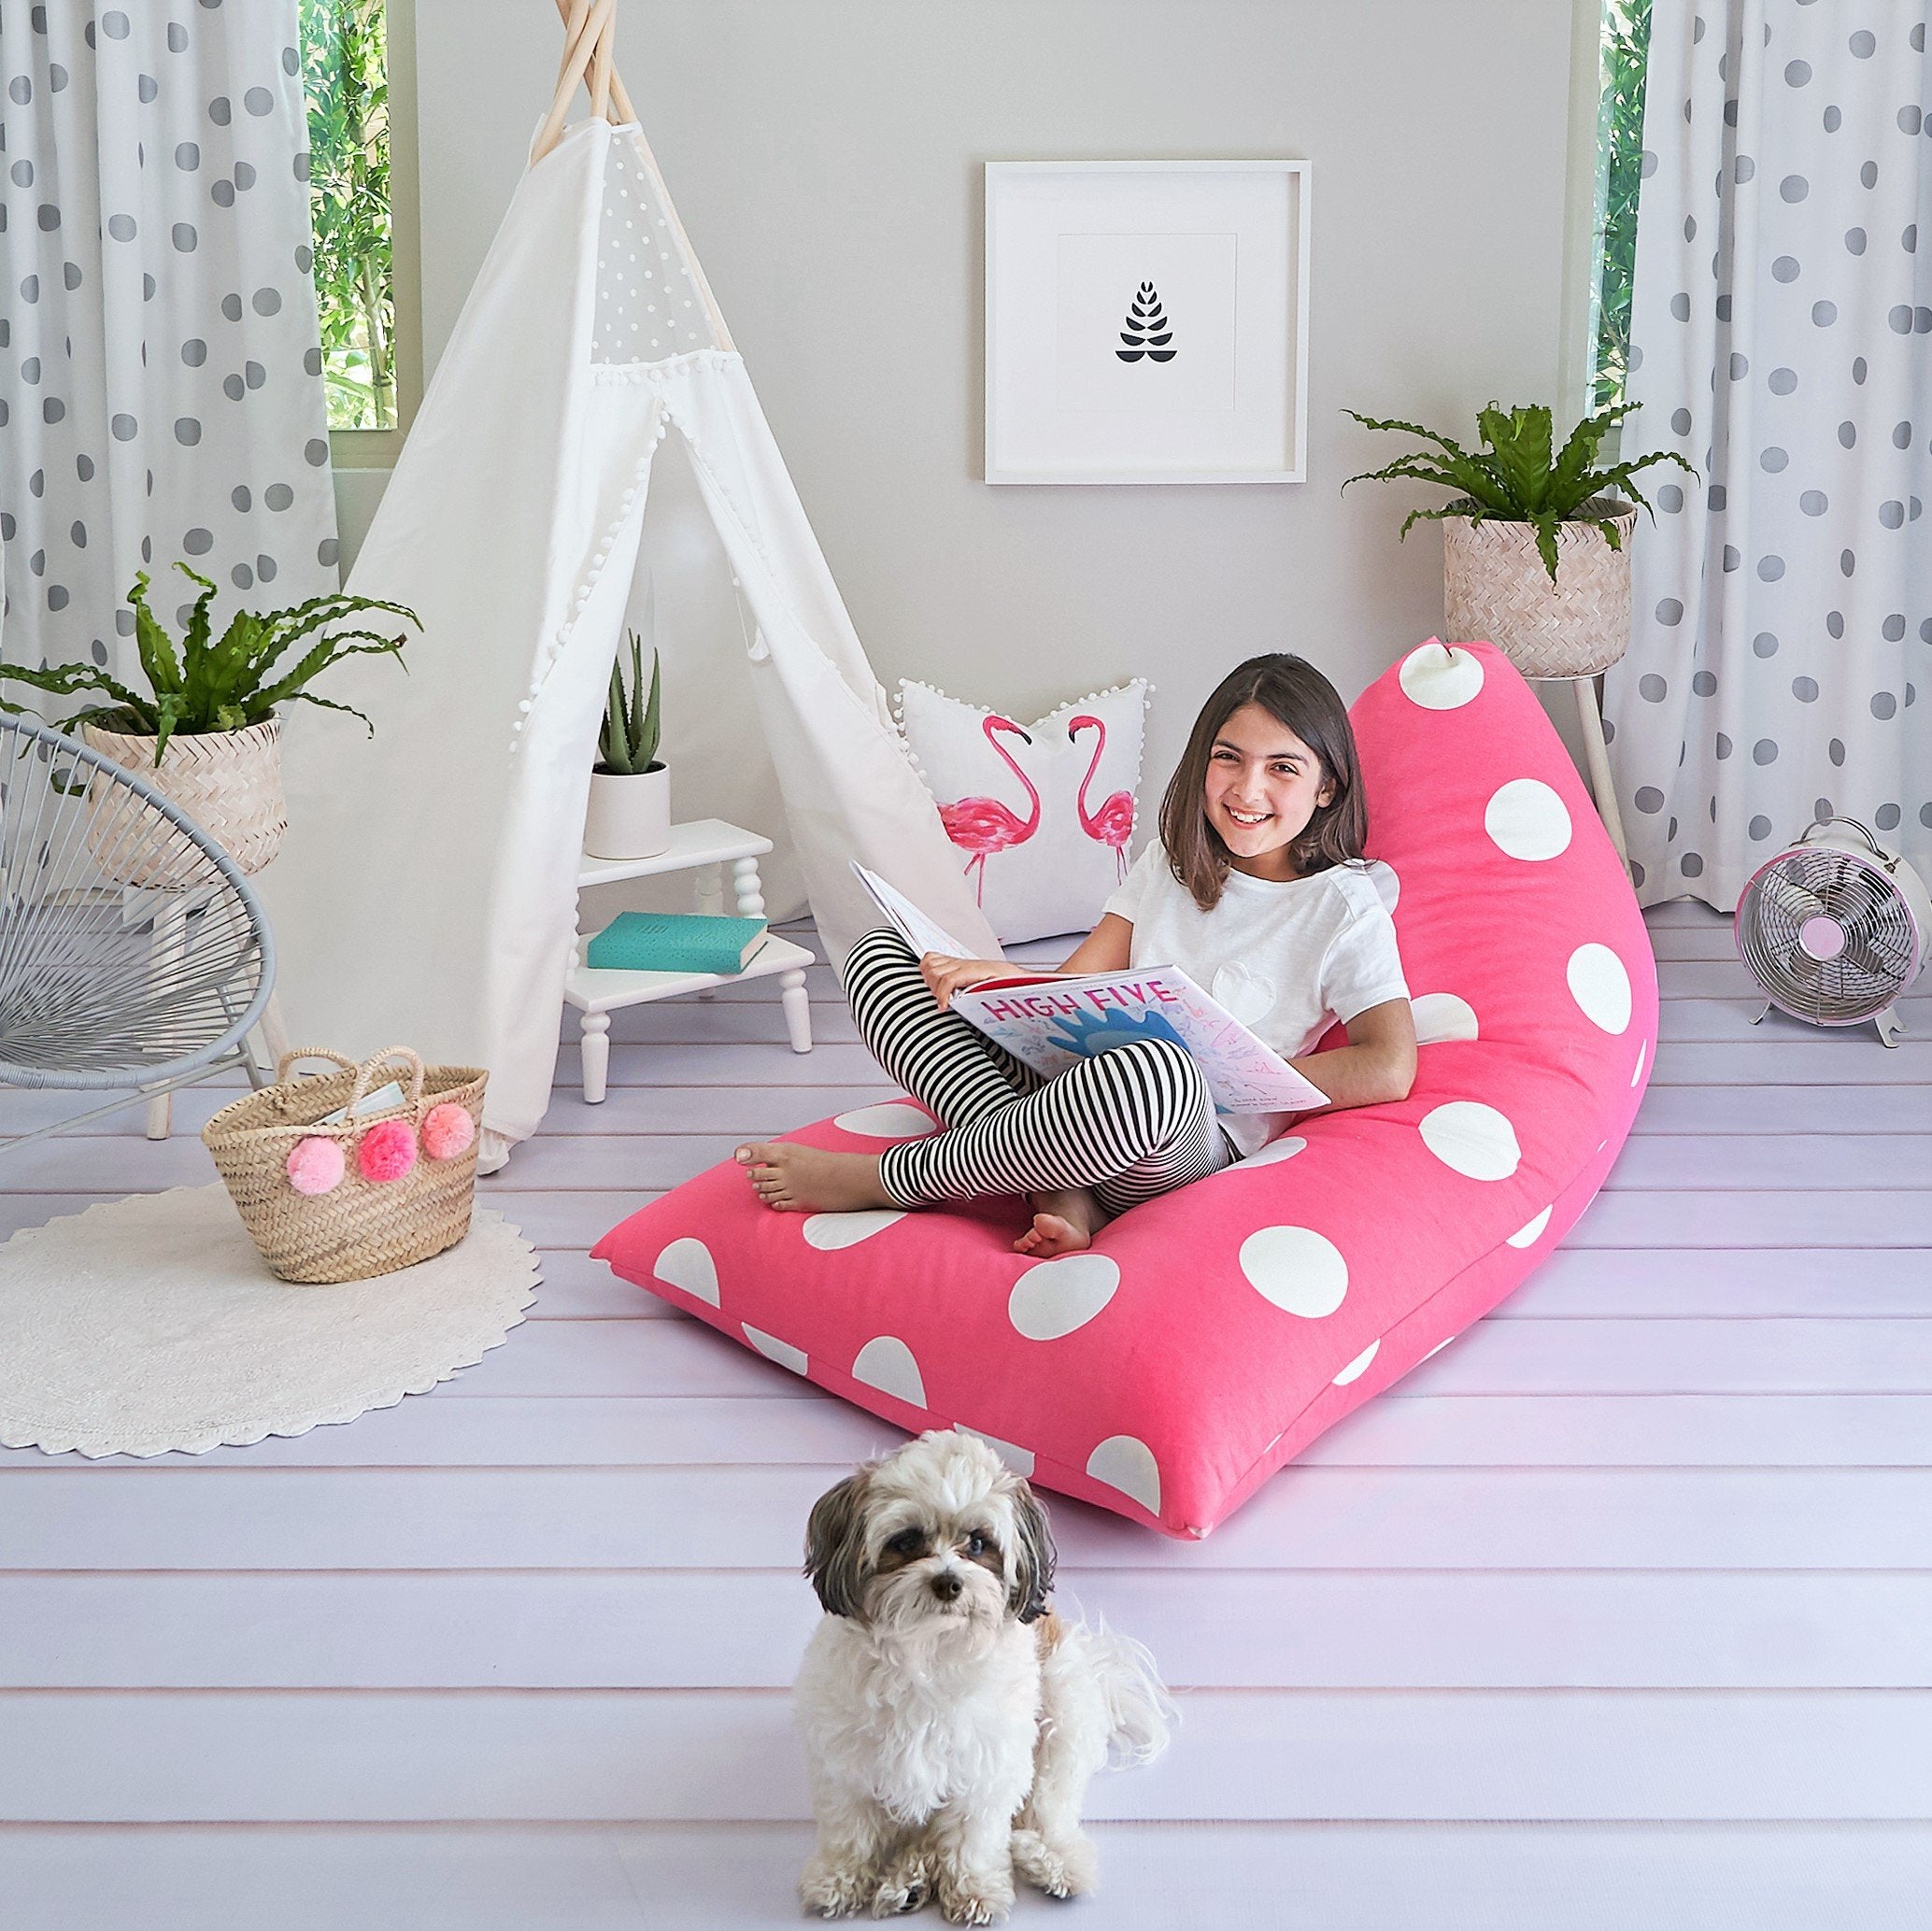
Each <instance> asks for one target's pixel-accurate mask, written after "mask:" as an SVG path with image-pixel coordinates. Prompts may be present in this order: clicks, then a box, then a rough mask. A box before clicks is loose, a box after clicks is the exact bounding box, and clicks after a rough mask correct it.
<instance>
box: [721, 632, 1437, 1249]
mask: <svg viewBox="0 0 1932 1931" xmlns="http://www.w3.org/2000/svg"><path fill="white" fill-rule="evenodd" d="M1368 830H1369V817H1368V807H1367V803H1366V801H1365V800H1364V798H1363V795H1362V775H1361V766H1360V763H1359V761H1358V760H1357V756H1356V744H1355V732H1354V731H1353V730H1352V728H1351V727H1350V725H1349V721H1348V713H1347V711H1346V709H1345V708H1344V707H1343V705H1342V700H1341V698H1340V697H1339V696H1338V695H1337V694H1336V691H1335V688H1334V686H1333V685H1331V684H1330V683H1329V682H1328V679H1327V678H1326V677H1324V676H1323V675H1322V674H1321V673H1320V672H1319V671H1317V670H1316V669H1315V668H1314V666H1313V665H1312V664H1309V663H1307V662H1305V661H1304V660H1302V659H1300V658H1299V657H1291V656H1287V655H1285V654H1277V655H1271V656H1267V657H1256V658H1250V659H1249V660H1248V661H1247V662H1246V663H1244V664H1243V665H1242V666H1241V667H1240V668H1239V669H1238V670H1236V671H1234V672H1233V673H1232V674H1229V676H1228V677H1226V678H1224V679H1223V680H1222V683H1221V685H1220V687H1219V689H1216V690H1215V693H1214V695H1213V696H1212V697H1210V698H1209V699H1208V701H1207V703H1206V704H1205V705H1204V706H1203V707H1202V709H1201V713H1200V717H1198V718H1197V719H1196V720H1195V724H1194V730H1193V731H1192V733H1191V734H1190V736H1189V738H1188V740H1187V748H1186V752H1185V753H1184V754H1183V756H1182V759H1181V762H1180V766H1179V768H1178V769H1177V770H1176V771H1175V773H1174V774H1173V777H1172V779H1171V780H1170V781H1169V784H1168V788H1167V795H1166V796H1165V798H1164V799H1163V800H1162V801H1161V807H1160V837H1159V839H1158V841H1157V842H1153V843H1150V844H1149V845H1148V846H1147V848H1146V850H1145V851H1144V852H1143V853H1142V854H1141V857H1140V859H1139V860H1138V862H1137V863H1136V864H1135V865H1134V868H1133V870H1132V871H1131V872H1129V873H1128V875H1127V879H1126V881H1125V882H1124V883H1123V884H1122V886H1121V887H1120V889H1119V890H1118V891H1116V892H1115V894H1114V896H1113V897H1112V898H1111V899H1109V900H1108V901H1107V907H1106V912H1105V915H1104V916H1102V918H1101V922H1100V924H1099V925H1098V926H1096V927H1095V928H1094V930H1093V933H1092V935H1091V936H1090V937H1089V938H1087V940H1086V941H1085V942H1084V943H1083V944H1081V945H1080V947H1079V948H1078V949H1077V950H1076V951H1075V952H1074V953H1073V956H1072V958H1069V959H1068V960H1067V961H1066V963H1065V964H1064V965H1062V966H1061V967H1060V968H1059V972H1060V973H1062V974H1079V973H1104V972H1115V971H1118V970H1120V969H1122V968H1124V967H1127V966H1139V965H1173V966H1179V967H1180V968H1181V969H1182V971H1184V972H1186V973H1188V974H1189V975H1190V976H1191V977H1192V978H1193V979H1194V980H1195V981H1196V983H1197V984H1199V985H1201V986H1204V987H1207V988H1208V989H1209V990H1210V991H1212V992H1213V993H1214V995H1215V998H1216V999H1218V1000H1219V1001H1221V1002H1222V1003H1223V1004H1224V1005H1226V1006H1228V1007H1229V1008H1230V1009H1231V1010H1232V1011H1234V1012H1235V1013H1236V1014H1237V1015H1239V1016H1240V1017H1241V1018H1242V1019H1243V1020H1244V1021H1245V1022H1246V1024H1247V1026H1248V1028H1249V1029H1250V1030H1251V1031H1253V1032H1254V1033H1256V1034H1257V1036H1258V1037H1259V1038H1261V1039H1262V1040H1264V1041H1266V1042H1267V1044H1269V1045H1271V1046H1272V1047H1273V1048H1274V1049H1275V1051H1276V1052H1278V1053H1280V1054H1281V1055H1282V1056H1283V1057H1284V1058H1286V1059H1287V1060H1288V1061H1289V1062H1290V1063H1291V1064H1292V1065H1294V1067H1295V1068H1296V1069H1297V1071H1298V1072H1301V1073H1303V1074H1305V1075H1306V1076H1307V1077H1308V1078H1309V1079H1310V1080H1312V1081H1313V1082H1314V1084H1315V1086H1318V1087H1319V1088H1320V1089H1321V1091H1322V1092H1324V1093H1326V1094H1327V1095H1328V1103H1329V1105H1330V1106H1371V1105H1374V1104H1376V1103H1378V1102H1380V1101H1384V1100H1403V1099H1406V1098H1407V1097H1408V1093H1409V1088H1410V1086H1411V1085H1412V1084H1413V1080H1414V1077H1415V1028H1414V1024H1413V1018H1412V1015H1411V1012H1410V1007H1409V988H1408V987H1407V985H1406V984H1405V983H1404V981H1403V978H1402V965H1401V959H1400V957H1399V954H1398V952H1397V949H1396V930H1395V925H1394V923H1393V921H1392V920H1391V919H1390V917H1389V916H1388V913H1387V911H1386V909H1385V907H1384V905H1383V902H1382V897H1381V894H1380V892H1378V890H1377V889H1376V884H1375V879H1374V876H1373V875H1372V873H1371V868H1370V867H1369V865H1368V862H1367V860H1365V859H1364V858H1363V856H1362V847H1363V844H1364V842H1365V841H1366V839H1367V837H1368ZM1012 971H1013V967H1012V966H1011V965H1010V964H1009V963H1008V962H1006V961H1004V960H1002V959H987V958H946V957H945V956H944V955H942V954H939V953H928V954H927V955H926V956H925V958H916V957H915V956H914V954H913V951H912V948H911V947H910V946H908V945H907V944H906V943H905V941H904V940H903V939H902V938H901V937H900V936H899V934H898V933H897V932H896V931H894V930H891V928H889V927H881V928H880V929H879V930H876V931H872V932H868V933H867V934H866V935H865V937H864V938H862V939H861V940H859V944H857V945H855V946H854V947H853V948H852V954H851V957H850V958H847V959H846V961H845V990H846V995H847V997H848V998H849V999H850V1001H851V1003H852V1012H853V1015H854V1016H855V1017H856V1018H857V1020H858V1022H859V1031H860V1032H861V1033H862V1034H863V1035H864V1038H865V1043H866V1044H867V1045H869V1046H870V1047H871V1048H872V1050H873V1053H874V1056H875V1057H876V1058H877V1059H878V1061H879V1063H880V1064H881V1065H882V1066H884V1067H885V1068H886V1070H887V1072H889V1073H890V1074H891V1075H892V1077H893V1078H894V1079H896V1080H898V1081H900V1082H901V1083H902V1085H903V1086H905V1088H906V1090H907V1091H908V1092H910V1093H912V1094H913V1095H914V1097H915V1098H916V1099H917V1100H919V1101H920V1102H921V1104H923V1105H924V1106H925V1107H926V1108H927V1110H928V1111H929V1112H930V1113H931V1114H933V1115H934V1116H935V1117H937V1118H938V1119H939V1120H940V1121H941V1122H942V1123H943V1126H944V1130H943V1131H940V1132H936V1133H932V1134H929V1135H928V1136H927V1137H926V1138H924V1139H921V1140H910V1141H906V1142H904V1143H901V1144H898V1145H894V1146H891V1147H888V1149H887V1150H886V1152H885V1153H883V1154H845V1153H830V1152H826V1151H824V1150H823V1149H821V1148H817V1147H810V1146H801V1145H799V1144H798V1143H795V1142H792V1141H774V1142H769V1143H767V1142H760V1143H754V1144H751V1145H746V1146H741V1147H740V1148H739V1149H738V1154H737V1157H738V1159H739V1161H740V1163H741V1164H742V1165H743V1166H744V1167H745V1169H746V1172H747V1174H748V1176H749V1178H750V1181H751V1185H752V1186H753V1187H754V1188H756V1189H757V1191H758V1194H759V1197H760V1199H761V1200H763V1201H764V1202H765V1204H766V1205H767V1206H768V1207H773V1208H775V1209H777V1210H778V1211H780V1212H787V1213H814V1212H839V1211H850V1210H853V1209H859V1208H867V1207H874V1208H891V1207H897V1208H912V1207H923V1206H931V1205H936V1204H938V1203H940V1202H943V1201H948V1200H973V1199H975V1198H980V1197H983V1196H989V1195H1010V1194H1025V1195H1027V1196H1029V1198H1030V1200H1031V1202H1032V1206H1033V1223H1032V1225H1031V1227H1030V1228H1028V1229H1027V1230H1026V1232H1025V1233H1023V1234H1022V1235H1021V1236H1020V1237H1019V1239H1018V1240H1017V1241H1016V1242H1014V1245H1015V1246H1016V1248H1017V1249H1018V1251H1019V1252H1021V1253H1022V1254H1029V1255H1033V1256H1047V1255H1055V1254H1066V1253H1071V1252H1073V1251H1074V1250H1075V1249H1077V1248H1081V1247H1085V1246H1087V1244H1088V1243H1089V1242H1091V1240H1092V1238H1093V1235H1094V1232H1095V1231H1096V1229H1097V1228H1100V1227H1101V1226H1102V1225H1103V1224H1104V1223H1105V1222H1106V1221H1107V1220H1108V1219H1110V1218H1112V1217H1113V1216H1115V1214H1124V1213H1126V1212H1127V1211H1128V1209H1129V1208H1130V1207H1133V1206H1136V1205H1138V1204H1139V1203H1140V1202H1141V1201H1143V1200H1152V1199H1153V1198H1154V1197H1155V1196H1156V1195H1158V1194H1163V1193H1168V1192H1171V1191H1172V1189H1173V1188H1175V1187H1177V1186H1185V1185H1186V1183H1187V1182H1188V1181H1192V1180H1200V1179H1202V1178H1204V1177H1205V1176H1206V1175H1208V1174H1210V1173H1215V1172H1218V1171H1220V1170H1221V1169H1222V1168H1223V1167H1226V1166H1228V1165H1229V1164H1230V1163H1231V1162H1232V1161H1234V1160H1237V1159H1240V1158H1242V1157H1243V1156H1245V1155H1247V1154H1251V1153H1254V1152H1257V1150H1258V1149H1259V1148H1260V1147H1262V1146H1263V1145H1265V1144H1266V1143H1268V1142H1269V1141H1270V1140H1272V1139H1273V1138H1275V1137H1276V1135H1278V1134H1279V1133H1281V1132H1282V1131H1283V1130H1285V1129H1286V1126H1287V1123H1288V1120H1289V1119H1290V1117H1291V1115H1286V1114H1244V1115H1216V1113H1215V1105H1214V1101H1213V1100H1212V1099H1211V1098H1210V1096H1209V1093H1208V1088H1207V1082H1206V1081H1205V1080H1204V1079H1203V1078H1202V1076H1201V1073H1200V1068H1199V1067H1197V1066H1196V1065H1195V1063H1194V1061H1193V1060H1192V1059H1191V1058H1189V1057H1188V1055H1187V1053H1186V1050H1185V1049H1184V1048H1182V1047H1181V1046H1179V1045H1177V1044H1174V1043H1173V1042H1172V1041H1171V1040H1159V1039H1146V1040H1137V1041H1135V1042H1133V1043H1132V1044H1127V1045H1122V1046H1115V1047H1113V1048H1111V1049H1110V1050H1108V1051H1106V1052H1103V1053H1101V1054H1099V1055H1097V1056H1096V1057H1094V1058H1090V1059H1084V1060H1082V1061H1081V1062H1080V1063H1079V1064H1078V1065H1076V1066H1073V1067H1070V1068H1069V1069H1068V1070H1067V1071H1066V1072H1061V1073H1059V1074H1057V1075H1056V1076H1055V1077H1054V1078H1052V1079H1043V1078H1042V1077H1041V1075H1040V1074H1038V1073H1036V1072H1032V1071H1031V1070H1030V1068H1028V1067H1026V1066H1023V1065H1022V1064H1021V1063H1020V1062H1019V1061H1018V1060H1016V1059H1015V1058H1012V1057H1011V1056H1010V1055H1008V1054H1006V1053H1004V1052H1002V1050H1001V1049H1000V1048H999V1047H998V1046H996V1045H994V1044H992V1043H991V1042H990V1041H989V1040H988V1039H987V1037H986V1036H985V1034H983V1033H981V1032H979V1031H978V1030H976V1029H974V1028H973V1027H972V1026H969V1025H968V1024H967V1023H966V1021H965V1020H964V1019H962V1018H960V1017H959V1015H958V1014H956V1013H953V1012H951V1011H949V1010H948V1007H949V1006H950V1004H951V1001H952V997H953V994H954V993H955V992H958V991H960V990H962V989H963V988H965V987H969V986H976V985H979V984H980V983H981V982H982V981H984V980H987V979H993V978H999V977H1002V976H1004V975H1006V974H1008V973H1011V972H1012ZM1338 1019H1339V1020H1341V1021H1342V1023H1343V1024H1344V1025H1345V1026H1346V1027H1347V1029H1348V1044H1347V1045H1345V1046H1338V1047H1335V1048H1334V1049H1333V1050H1331V1051H1329V1052H1326V1053H1321V1054H1314V1052H1313V1048H1314V1044H1315V1042H1316V1041H1317V1040H1319V1039H1320V1038H1321V1036H1322V1035H1323V1033H1325V1032H1326V1031H1327V1030H1328V1028H1329V1026H1330V1025H1332V1024H1333V1023H1334V1022H1335V1021H1336V1020H1338Z"/></svg>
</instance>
